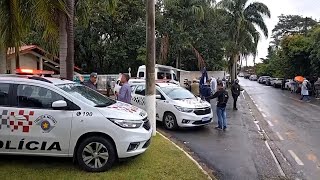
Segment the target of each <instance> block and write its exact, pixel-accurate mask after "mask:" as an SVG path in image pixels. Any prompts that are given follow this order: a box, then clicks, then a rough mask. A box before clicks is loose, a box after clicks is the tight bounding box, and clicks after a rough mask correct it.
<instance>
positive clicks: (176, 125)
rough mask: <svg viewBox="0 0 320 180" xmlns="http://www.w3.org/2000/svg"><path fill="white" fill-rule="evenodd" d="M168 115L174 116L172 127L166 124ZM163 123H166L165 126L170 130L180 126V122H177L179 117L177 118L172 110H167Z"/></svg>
mask: <svg viewBox="0 0 320 180" xmlns="http://www.w3.org/2000/svg"><path fill="white" fill-rule="evenodd" d="M167 116H171V117H172V118H173V123H174V124H173V127H172V128H170V127H168V126H167V125H166V122H165V120H166V118H167ZM163 125H164V127H165V128H166V129H168V130H175V129H177V128H178V127H179V126H178V123H177V118H176V116H175V115H174V114H173V113H171V112H166V113H165V114H164V116H163Z"/></svg>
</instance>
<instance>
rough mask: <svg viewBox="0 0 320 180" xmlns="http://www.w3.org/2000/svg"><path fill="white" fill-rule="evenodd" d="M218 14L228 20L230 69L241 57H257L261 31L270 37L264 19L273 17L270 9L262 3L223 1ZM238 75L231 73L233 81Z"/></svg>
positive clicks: (227, 45)
mask: <svg viewBox="0 0 320 180" xmlns="http://www.w3.org/2000/svg"><path fill="white" fill-rule="evenodd" d="M217 7H218V10H219V11H218V12H219V13H220V15H221V16H224V17H226V18H227V21H226V22H227V24H228V30H227V31H226V32H227V34H228V39H227V41H226V42H225V47H226V52H227V56H228V57H229V59H230V62H229V69H235V68H232V67H234V66H236V64H237V61H238V60H239V59H238V57H239V56H240V55H244V56H248V55H250V54H253V55H254V56H255V55H256V52H257V46H258V42H259V40H260V33H259V31H258V30H257V29H260V30H261V31H262V33H263V34H264V36H266V37H268V29H267V26H266V24H265V20H264V17H269V18H270V16H271V14H270V11H269V9H268V7H267V6H266V5H265V4H263V3H260V2H252V3H249V1H248V0H222V1H220V2H219V3H218V5H217ZM235 75H236V73H235V72H232V73H231V80H232V81H233V80H234V79H235V78H236V77H235Z"/></svg>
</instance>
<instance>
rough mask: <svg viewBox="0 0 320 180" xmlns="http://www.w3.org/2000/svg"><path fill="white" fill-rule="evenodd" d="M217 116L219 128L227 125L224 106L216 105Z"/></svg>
mask: <svg viewBox="0 0 320 180" xmlns="http://www.w3.org/2000/svg"><path fill="white" fill-rule="evenodd" d="M217 116H218V126H219V128H221V129H222V128H226V127H227V113H226V108H225V107H224V108H222V107H217Z"/></svg>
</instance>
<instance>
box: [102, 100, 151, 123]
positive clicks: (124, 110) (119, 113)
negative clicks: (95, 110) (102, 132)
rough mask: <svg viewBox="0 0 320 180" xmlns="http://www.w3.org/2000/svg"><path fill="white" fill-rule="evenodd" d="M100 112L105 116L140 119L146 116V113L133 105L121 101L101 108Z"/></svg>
mask: <svg viewBox="0 0 320 180" xmlns="http://www.w3.org/2000/svg"><path fill="white" fill-rule="evenodd" d="M100 112H101V113H102V114H103V115H104V116H105V117H106V118H114V119H129V120H142V119H144V118H146V117H147V113H146V112H145V111H144V110H142V109H140V108H138V107H135V106H132V105H130V104H126V103H123V102H119V101H118V102H117V103H115V104H112V105H110V106H107V107H105V108H101V109H100Z"/></svg>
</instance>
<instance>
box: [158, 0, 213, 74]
mask: <svg viewBox="0 0 320 180" xmlns="http://www.w3.org/2000/svg"><path fill="white" fill-rule="evenodd" d="M214 2H215V1H214V0H165V1H164V7H163V8H165V9H166V10H167V12H166V13H168V14H170V16H171V17H175V18H172V19H171V22H170V23H173V26H175V27H176V31H177V34H185V33H184V32H185V31H186V28H187V27H188V26H189V24H187V23H186V21H185V19H187V18H194V19H195V20H196V21H203V20H204V17H205V11H204V7H205V6H207V7H211V6H212V4H213V3H214ZM161 39H162V40H161V47H160V55H159V57H160V58H159V62H161V63H163V64H165V63H166V61H167V56H168V51H169V50H168V49H169V34H168V32H164V33H163V35H162V38H161ZM191 39H192V38H191V37H185V36H182V35H178V42H179V44H178V53H177V54H178V55H177V68H180V63H181V52H182V50H183V49H189V50H191V51H192V52H193V53H194V55H195V57H196V58H197V60H198V67H199V69H202V68H203V67H204V66H205V61H204V59H203V58H202V56H201V54H200V52H198V50H197V49H196V48H195V47H194V46H193V44H192V40H191Z"/></svg>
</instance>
